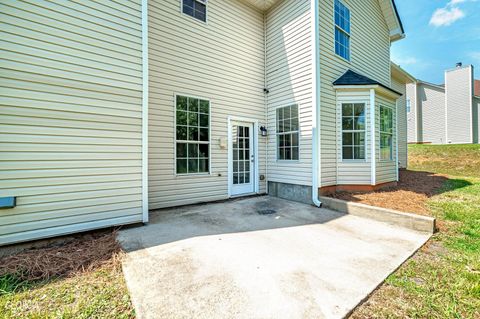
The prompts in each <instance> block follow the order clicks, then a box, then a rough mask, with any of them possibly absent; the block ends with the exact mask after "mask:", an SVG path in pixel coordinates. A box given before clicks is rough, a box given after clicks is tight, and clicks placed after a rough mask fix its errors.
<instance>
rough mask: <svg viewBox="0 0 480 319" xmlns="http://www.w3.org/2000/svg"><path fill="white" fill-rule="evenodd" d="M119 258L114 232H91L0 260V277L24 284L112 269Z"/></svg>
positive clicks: (119, 252)
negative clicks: (8, 277)
mask: <svg viewBox="0 0 480 319" xmlns="http://www.w3.org/2000/svg"><path fill="white" fill-rule="evenodd" d="M120 254H121V248H120V245H119V244H118V242H117V240H116V235H115V231H103V232H92V233H87V234H82V235H77V236H75V238H74V240H72V241H69V242H67V243H64V244H61V245H56V246H51V247H46V248H36V249H31V250H27V251H24V252H21V253H18V254H15V255H11V256H7V257H3V258H1V259H0V277H1V276H3V275H6V274H14V275H15V276H17V277H19V278H20V279H22V280H28V281H36V280H46V279H50V278H57V277H69V276H73V275H75V274H77V273H80V272H85V271H90V270H94V269H97V268H99V267H102V266H106V265H111V266H113V267H115V266H116V265H118V262H117V261H118V257H119V256H120Z"/></svg>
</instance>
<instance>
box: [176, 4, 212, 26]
mask: <svg viewBox="0 0 480 319" xmlns="http://www.w3.org/2000/svg"><path fill="white" fill-rule="evenodd" d="M193 1H196V2H202V1H201V0H193ZM204 4H205V21H202V20H199V19H197V18H195V17H192V16H191V15H189V14H186V13H184V12H183V0H180V13H181V14H182V15H184V16H186V17H189V18H190V19H192V20H193V21H196V22H197V23H201V24H203V25H205V24H206V25H208V0H205V3H204Z"/></svg>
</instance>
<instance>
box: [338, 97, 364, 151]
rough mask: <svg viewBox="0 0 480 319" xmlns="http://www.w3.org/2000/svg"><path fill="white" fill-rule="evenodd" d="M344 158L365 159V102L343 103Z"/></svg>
mask: <svg viewBox="0 0 480 319" xmlns="http://www.w3.org/2000/svg"><path fill="white" fill-rule="evenodd" d="M342 159H344V160H364V159H365V104H364V103H344V104H342Z"/></svg>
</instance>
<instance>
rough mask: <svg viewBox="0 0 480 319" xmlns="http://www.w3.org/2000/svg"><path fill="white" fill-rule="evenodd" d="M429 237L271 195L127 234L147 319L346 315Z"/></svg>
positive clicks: (132, 282) (179, 214)
mask: <svg viewBox="0 0 480 319" xmlns="http://www.w3.org/2000/svg"><path fill="white" fill-rule="evenodd" d="M272 210H273V211H275V213H274V214H266V213H271V212H272ZM259 212H260V213H264V214H266V215H260V214H259ZM429 237H430V234H428V233H421V232H416V231H414V230H410V229H407V228H403V227H398V226H393V225H390V224H387V223H383V222H378V221H375V220H372V219H367V218H363V217H358V216H353V215H345V214H341V213H338V212H334V211H330V210H327V209H319V208H315V207H313V206H310V205H306V204H301V203H295V202H290V201H286V200H282V199H278V198H272V197H268V196H265V197H257V198H249V199H242V200H235V201H229V202H225V203H215V204H208V205H198V206H190V207H182V208H174V209H168V210H161V211H158V212H155V213H152V214H151V223H150V224H149V225H147V226H145V227H139V228H131V229H126V230H122V231H120V233H119V240H120V242H121V244H122V245H123V247H124V248H125V249H126V250H127V251H128V254H127V258H126V260H125V262H124V265H123V268H124V273H125V277H126V281H127V286H128V288H129V290H130V293H131V298H132V301H133V304H134V306H135V309H136V313H137V315H138V318H222V319H224V318H249V319H251V318H342V317H344V316H345V315H347V314H348V313H349V312H350V311H351V310H352V309H353V308H354V307H355V306H356V305H357V304H358V303H360V302H361V301H362V300H363V299H364V298H365V297H367V296H368V295H369V293H370V292H372V291H373V290H374V289H375V288H376V287H377V286H378V285H379V284H380V283H381V282H382V281H383V280H384V279H385V278H386V277H387V276H388V275H389V274H390V273H391V272H393V271H394V270H395V269H396V268H397V267H398V266H399V265H400V264H401V263H402V262H403V261H405V260H406V259H407V258H408V257H409V256H411V255H412V254H413V253H414V252H415V251H416V250H417V249H418V248H419V247H420V246H421V245H423V244H424V243H425V242H426V241H427V240H428V238H429Z"/></svg>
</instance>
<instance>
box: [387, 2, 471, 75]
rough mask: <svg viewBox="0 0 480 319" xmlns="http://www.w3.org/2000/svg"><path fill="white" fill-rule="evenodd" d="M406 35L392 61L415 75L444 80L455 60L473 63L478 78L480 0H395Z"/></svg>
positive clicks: (393, 48)
mask: <svg viewBox="0 0 480 319" xmlns="http://www.w3.org/2000/svg"><path fill="white" fill-rule="evenodd" d="M395 3H396V5H397V7H398V11H399V14H400V17H401V19H402V22H403V25H404V29H405V33H406V35H407V36H406V38H405V39H403V40H400V41H398V42H395V43H393V45H392V60H393V61H394V62H395V63H397V64H400V66H401V67H402V68H404V69H405V70H407V71H408V72H409V73H410V74H412V75H413V76H414V77H416V78H418V79H420V80H423V81H428V82H433V83H437V84H440V83H443V78H444V70H445V69H448V68H452V67H455V63H457V62H463V64H464V65H465V64H473V65H474V66H475V78H476V79H480V0H397V1H396V2H395Z"/></svg>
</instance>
